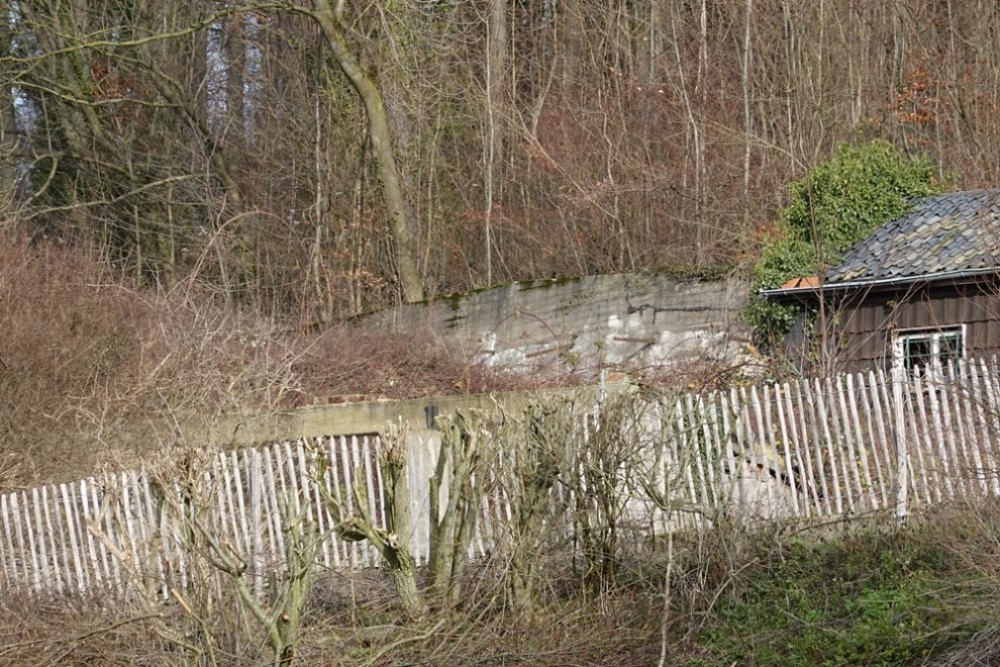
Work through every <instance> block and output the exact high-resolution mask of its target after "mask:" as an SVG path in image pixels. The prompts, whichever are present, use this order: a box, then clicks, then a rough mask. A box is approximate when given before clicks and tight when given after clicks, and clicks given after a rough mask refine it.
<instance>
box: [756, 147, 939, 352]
mask: <svg viewBox="0 0 1000 667" xmlns="http://www.w3.org/2000/svg"><path fill="white" fill-rule="evenodd" d="M939 191H940V183H939V182H938V181H937V179H936V178H935V175H934V167H933V165H932V164H931V163H930V161H929V160H926V159H924V158H909V157H907V156H905V155H903V154H901V153H900V152H899V151H897V150H896V148H895V147H894V146H893V145H892V144H890V143H888V142H886V141H881V140H875V141H871V142H869V143H866V144H860V145H859V144H843V145H841V146H840V147H839V148H838V149H837V151H836V153H834V155H833V156H832V157H830V158H829V159H828V160H826V161H825V162H822V163H820V164H818V165H817V166H816V167H814V168H813V169H811V170H810V171H809V173H808V174H806V176H805V177H803V178H802V179H800V180H797V181H795V182H793V183H792V185H791V188H790V194H791V201H790V203H789V204H788V206H787V207H786V208H785V209H783V210H782V211H781V213H780V215H779V218H778V224H777V229H776V238H773V239H772V240H773V242H772V243H770V244H768V245H767V246H765V248H764V250H763V253H762V255H761V258H760V261H758V263H757V265H756V266H755V267H754V276H753V277H754V280H753V292H754V293H756V292H757V291H759V290H762V289H770V288H775V287H780V286H781V285H782V284H784V283H785V282H786V281H787V280H789V279H790V278H797V277H806V276H819V277H822V276H823V275H824V274H825V273H826V270H827V269H828V268H829V267H831V266H834V265H835V264H836V263H837V262H838V261H839V260H840V259H841V257H843V255H844V253H845V252H847V250H849V249H850V248H851V246H853V245H854V244H855V243H857V242H858V241H860V240H862V239H864V238H865V237H867V236H868V235H869V234H871V233H872V232H874V231H875V230H876V229H877V228H878V227H879V226H880V225H882V224H883V223H885V222H886V221H888V220H892V219H893V218H897V217H899V216H900V215H902V214H903V213H905V212H906V210H907V209H908V208H909V206H910V201H911V200H912V199H913V198H914V197H919V196H923V195H930V194H935V193H937V192H939ZM745 315H746V317H747V319H748V320H749V321H750V323H751V324H752V325H753V326H754V332H755V338H756V339H757V341H758V343H759V344H761V345H762V346H763V347H765V348H770V347H773V346H775V345H776V344H778V343H780V341H781V339H782V338H783V337H784V335H785V334H786V333H787V332H788V330H789V328H790V327H791V326H792V324H793V322H794V320H795V316H796V311H795V309H794V308H791V307H788V306H779V305H777V304H773V303H769V302H767V301H765V300H763V299H761V298H759V297H752V298H751V302H750V304H749V305H748V307H747V309H746V312H745Z"/></svg>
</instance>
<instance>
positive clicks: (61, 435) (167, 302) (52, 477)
mask: <svg viewBox="0 0 1000 667" xmlns="http://www.w3.org/2000/svg"><path fill="white" fill-rule="evenodd" d="M0 328H2V330H3V332H4V334H3V336H2V337H0V441H2V442H3V443H5V445H4V447H3V448H2V450H0V488H9V487H11V486H24V485H29V484H32V483H41V482H52V481H66V480H69V479H74V478H78V477H83V476H87V475H89V474H91V473H92V472H94V470H95V469H96V468H97V467H98V466H102V465H105V466H113V467H116V468H117V467H120V466H129V465H131V464H133V463H134V461H135V460H136V457H137V456H146V455H148V454H149V453H150V452H153V451H157V450H159V449H161V448H164V447H169V446H172V445H177V444H181V445H198V446H203V445H206V444H212V443H184V442H179V441H178V438H179V437H180V436H179V434H178V433H179V431H178V429H176V428H175V426H176V422H178V421H183V420H184V419H186V418H189V417H194V416H197V417H199V418H203V419H208V418H211V417H212V416H213V415H218V414H223V413H227V412H238V411H246V410H256V411H261V412H262V413H266V412H267V411H268V410H278V409H286V408H292V407H297V406H301V405H309V404H315V403H324V402H327V401H329V400H331V399H336V398H337V397H351V398H354V399H357V398H360V397H367V398H411V397H415V396H426V395H449V394H464V393H476V392H485V391H493V390H505V389H523V388H531V387H534V386H541V385H543V384H545V383H548V384H550V385H551V384H552V383H561V382H565V381H567V379H566V378H560V377H555V378H552V377H550V378H530V377H517V376H513V375H509V374H505V373H502V372H499V371H492V370H489V369H485V368H483V367H481V366H478V365H474V364H472V363H471V362H469V361H468V360H466V359H463V358H461V356H460V355H457V354H456V353H455V352H454V351H453V350H450V349H449V347H448V345H447V342H446V341H445V340H443V339H441V338H440V337H439V335H438V334H436V333H435V332H430V331H428V332H422V333H421V335H412V333H411V335H407V336H401V335H394V334H390V333H386V332H383V331H378V330H371V329H363V328H349V327H346V326H345V327H334V328H330V329H328V330H327V331H324V332H321V333H318V334H312V333H302V332H301V331H300V328H299V327H298V326H297V325H296V323H295V321H294V320H291V319H288V320H285V319H280V318H278V319H274V318H267V317H264V316H261V315H259V314H255V313H252V312H249V309H247V308H246V307H245V306H241V305H240V304H233V303H232V302H231V301H228V300H227V299H226V298H225V295H223V294H218V293H216V292H214V291H212V290H211V289H210V287H207V286H206V285H204V284H203V283H200V282H198V281H195V280H192V281H190V282H185V283H182V284H178V285H177V286H175V287H174V288H173V289H171V290H156V289H151V288H149V287H143V286H140V285H136V284H135V281H134V280H133V279H132V278H131V277H130V276H129V275H128V274H127V273H125V274H123V273H122V272H121V271H115V270H114V269H113V268H111V265H110V264H109V263H108V262H107V261H106V257H103V256H102V255H101V254H100V253H98V252H96V251H89V250H88V249H87V247H86V246H85V245H84V246H82V247H81V246H78V245H73V246H70V245H68V244H60V243H55V242H49V241H37V242H31V241H29V240H27V239H25V238H23V237H21V236H18V235H16V234H5V235H2V236H0Z"/></svg>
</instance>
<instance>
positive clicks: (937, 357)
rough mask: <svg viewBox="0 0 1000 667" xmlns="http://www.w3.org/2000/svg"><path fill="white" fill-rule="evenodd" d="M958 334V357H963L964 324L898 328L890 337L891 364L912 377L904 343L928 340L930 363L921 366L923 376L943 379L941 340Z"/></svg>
mask: <svg viewBox="0 0 1000 667" xmlns="http://www.w3.org/2000/svg"><path fill="white" fill-rule="evenodd" d="M956 335H957V336H958V345H959V349H958V359H964V358H965V346H966V325H964V324H956V325H954V326H950V327H939V328H935V329H900V330H898V331H896V332H894V333H893V337H892V343H893V345H892V361H893V366H894V367H896V368H899V369H901V370H903V371H904V372H905V373H906V377H913V364H912V363H909V364H908V363H907V359H906V344H907V343H908V342H910V341H921V340H924V341H928V342H930V354H929V358H930V363H928V364H926V365H925V366H924V367H923V373H922V374H923V377H925V378H928V379H938V380H943V379H944V363H942V360H941V341H942V340H944V339H947V338H952V337H954V336H956Z"/></svg>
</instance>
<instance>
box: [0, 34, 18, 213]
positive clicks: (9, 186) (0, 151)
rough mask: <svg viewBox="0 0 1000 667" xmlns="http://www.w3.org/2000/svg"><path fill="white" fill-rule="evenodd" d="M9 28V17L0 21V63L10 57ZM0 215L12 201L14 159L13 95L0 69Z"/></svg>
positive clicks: (8, 81)
mask: <svg viewBox="0 0 1000 667" xmlns="http://www.w3.org/2000/svg"><path fill="white" fill-rule="evenodd" d="M11 55H12V54H11V28H10V21H9V17H5V20H3V21H0V62H3V61H4V59H6V58H9V57H10V56H11ZM0 81H3V82H4V84H3V86H2V87H0V214H2V213H3V211H4V209H5V208H6V205H7V204H8V203H9V202H10V201H12V200H13V194H14V193H13V190H14V176H15V170H14V166H15V163H16V161H17V159H16V157H15V148H16V144H17V142H16V140H15V131H16V123H15V117H14V94H13V90H12V88H11V85H10V81H11V76H10V74H9V72H7V71H4V70H2V69H0Z"/></svg>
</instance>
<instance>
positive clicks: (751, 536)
mask: <svg viewBox="0 0 1000 667" xmlns="http://www.w3.org/2000/svg"><path fill="white" fill-rule="evenodd" d="M998 509H1000V508H998V507H997V506H996V503H994V502H985V503H979V504H977V505H976V506H970V505H959V506H952V507H947V508H940V509H937V510H934V511H933V512H930V513H928V514H925V515H922V516H920V517H913V519H914V522H913V523H911V525H910V527H909V528H907V529H906V530H898V529H896V528H893V527H891V526H889V525H887V524H886V523H884V519H885V518H878V517H868V518H865V519H859V518H855V519H852V520H849V521H848V522H846V523H841V524H833V525H826V526H814V527H812V528H804V527H802V526H781V527H771V528H765V529H758V530H756V531H747V530H742V529H739V528H737V527H735V526H731V525H728V526H727V525H725V524H720V525H719V526H717V527H716V528H715V529H713V530H712V531H710V532H708V533H705V534H703V535H701V536H700V537H697V536H694V535H690V536H686V537H684V536H678V539H677V541H676V544H675V546H674V548H673V558H672V561H671V562H672V567H671V568H670V569H668V568H667V563H668V559H667V552H666V551H664V550H663V548H662V547H663V545H647V546H651V547H654V548H652V549H647V548H644V549H639V550H634V549H633V550H632V554H631V555H630V556H623V557H622V560H621V561H619V566H620V573H619V576H618V578H617V580H616V583H615V584H614V585H613V586H610V587H604V588H603V589H594V588H593V587H591V586H589V585H587V583H586V580H585V577H584V574H585V573H584V572H583V571H582V570H581V569H580V568H579V566H578V564H575V561H573V560H572V559H569V558H564V557H562V556H564V555H565V554H561V553H556V554H551V553H550V557H548V558H546V559H544V560H543V561H540V562H539V563H538V565H539V568H538V570H537V576H538V577H539V580H538V581H537V582H536V584H537V587H538V590H539V591H540V592H541V595H540V596H539V598H538V606H537V607H536V608H535V609H534V612H533V613H532V614H529V615H525V614H512V613H511V612H510V610H508V609H505V608H504V606H503V602H502V601H503V599H504V593H503V584H502V583H501V582H502V580H503V578H504V576H505V575H504V572H505V568H506V565H505V564H504V563H495V562H489V561H487V562H485V563H481V564H479V565H478V566H477V567H475V568H473V569H471V570H470V571H469V572H468V573H467V575H466V578H467V582H466V584H465V588H466V590H467V594H466V595H465V596H463V601H462V603H461V605H460V606H459V607H458V608H451V609H449V610H448V611H438V612H434V613H432V614H431V615H430V616H428V617H427V618H425V619H423V620H421V621H417V622H413V621H410V622H405V621H404V620H403V618H402V614H401V610H400V609H399V607H398V604H397V601H396V598H395V596H394V595H393V593H392V587H391V584H390V583H389V581H388V577H387V576H386V575H385V574H384V573H381V572H378V571H366V572H355V573H344V572H328V573H321V574H319V575H318V576H317V579H316V581H315V583H314V584H313V587H312V593H311V595H310V598H309V601H308V603H307V604H306V607H305V609H304V617H303V621H302V626H301V628H300V635H299V639H298V641H297V643H296V646H295V653H294V657H293V658H292V659H291V660H290V662H289V664H291V665H301V666H303V667H306V666H310V665H316V666H319V665H329V664H338V665H356V666H361V665H368V666H374V665H432V664H433V665H438V664H448V665H499V664H506V665H512V664H513V665H518V664H524V665H539V666H541V667H544V666H551V667H556V666H562V665H594V666H597V665H606V666H608V667H610V666H612V665H614V666H618V665H621V666H624V667H628V666H630V665H636V666H638V665H657V664H659V665H679V666H685V667H714V666H719V667H732V666H733V665H745V666H750V665H768V666H773V667H779V666H786V665H793V666H802V667H807V666H811V665H821V664H822V665H826V664H829V665H856V664H865V665H878V666H884V667H889V666H903V665H941V666H942V667H944V666H951V665H959V664H961V665H968V664H984V665H985V664H993V661H994V660H995V656H996V655H997V652H998V650H1000V649H998V646H1000V643H998V640H997V627H996V618H997V616H996V614H997V611H998V609H997V603H996V601H997V599H998V595H997V594H998V592H1000V569H998V566H997V563H998V562H1000V561H998V556H1000V539H998V538H1000V536H998V534H997V529H996V526H997V525H1000V523H998V521H997V519H998V516H997V514H996V513H997V511H998ZM665 576H670V581H671V585H670V587H669V588H665V587H664V582H665ZM198 598H199V594H198V593H197V591H193V592H189V593H187V594H186V597H179V598H177V599H171V600H169V601H167V602H164V603H162V604H158V605H153V606H150V605H147V604H144V603H139V602H127V601H121V600H118V601H116V602H114V603H113V604H112V603H109V598H107V597H104V596H99V595H98V596H94V597H90V598H87V599H80V598H73V597H60V598H58V599H51V600H46V599H38V598H37V597H23V596H19V595H12V594H10V593H5V598H4V605H3V608H2V610H0V637H3V639H2V640H0V660H2V661H3V664H5V665H11V667H28V666H31V667H40V666H42V665H85V664H100V665H108V666H114V665H122V666H124V665H150V666H153V665H182V664H191V665H234V666H235V665H248V664H272V661H271V658H270V656H271V652H270V650H269V649H268V647H267V646H266V642H265V640H264V638H263V637H262V633H261V632H260V630H259V628H257V627H255V626H254V624H253V622H248V620H247V617H246V615H245V610H241V608H240V605H239V604H238V603H237V602H236V598H235V596H233V597H232V598H228V599H226V598H223V599H222V600H221V601H220V602H219V603H217V604H216V605H215V606H213V607H212V608H211V615H210V616H198V615H199V614H204V613H206V612H207V610H206V609H205V608H202V607H200V606H198V604H197V600H198ZM182 601H183V603H182ZM185 644H187V646H188V648H185ZM192 646H194V647H199V648H200V650H201V651H202V652H203V653H202V654H201V658H200V659H194V658H193V655H194V654H193V653H192V652H191V649H190V647H192ZM977 661H978V662H977Z"/></svg>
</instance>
